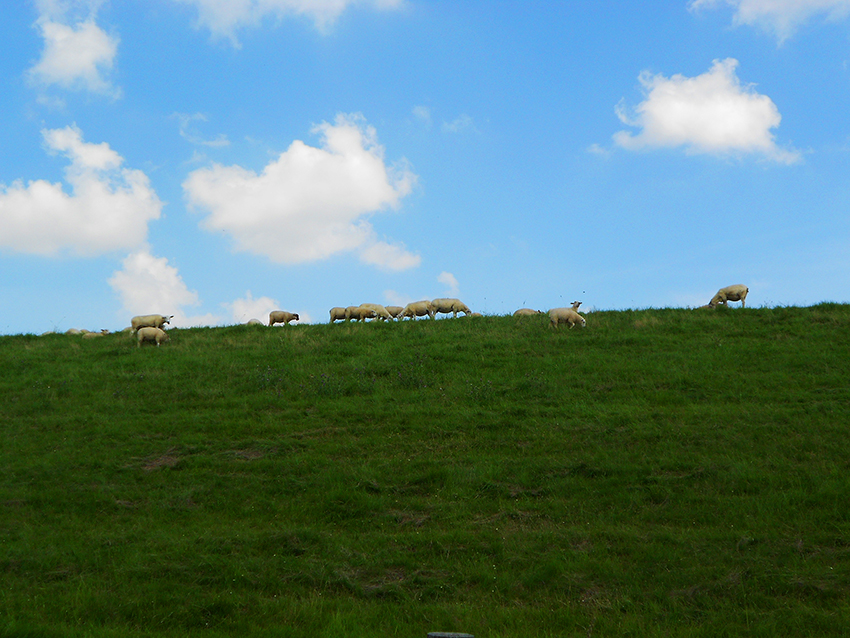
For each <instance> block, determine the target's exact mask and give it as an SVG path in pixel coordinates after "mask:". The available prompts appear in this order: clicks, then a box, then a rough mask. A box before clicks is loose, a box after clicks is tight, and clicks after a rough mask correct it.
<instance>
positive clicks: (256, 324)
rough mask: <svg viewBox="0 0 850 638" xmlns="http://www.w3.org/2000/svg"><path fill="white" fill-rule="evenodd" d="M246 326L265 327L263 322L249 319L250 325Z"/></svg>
mask: <svg viewBox="0 0 850 638" xmlns="http://www.w3.org/2000/svg"><path fill="white" fill-rule="evenodd" d="M245 325H248V326H262V325H263V322H262V321H260V320H259V319H248V323H247V324H245Z"/></svg>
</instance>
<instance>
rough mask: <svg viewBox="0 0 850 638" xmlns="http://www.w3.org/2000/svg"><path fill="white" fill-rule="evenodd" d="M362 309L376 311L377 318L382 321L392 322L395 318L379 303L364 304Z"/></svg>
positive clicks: (361, 305)
mask: <svg viewBox="0 0 850 638" xmlns="http://www.w3.org/2000/svg"><path fill="white" fill-rule="evenodd" d="M360 307H361V308H365V309H366V310H372V311H374V312H375V317H376V318H377V319H380V320H381V321H392V318H393V316H392V315H391V314H390V313H389V311H388V310H387V309H386V308H384V307H383V306H382V305H381V304H379V303H362V304H360Z"/></svg>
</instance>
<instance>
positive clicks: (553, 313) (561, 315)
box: [549, 306, 587, 330]
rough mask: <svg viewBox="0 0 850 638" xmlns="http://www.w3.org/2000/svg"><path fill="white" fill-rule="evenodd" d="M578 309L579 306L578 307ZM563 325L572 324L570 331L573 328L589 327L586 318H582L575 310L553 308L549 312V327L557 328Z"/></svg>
mask: <svg viewBox="0 0 850 638" xmlns="http://www.w3.org/2000/svg"><path fill="white" fill-rule="evenodd" d="M576 307H578V306H576ZM562 323H568V324H570V330H572V329H573V326H575V325H577V324H578V325H579V326H581V327H582V328H584V327H585V326H586V325H587V321H585V319H584V317H582V316H581V315H580V314H578V312H576V311H575V310H574V309H573V308H553V309H552V310H550V311H549V327H550V328H557V327H559V326H560V324H562Z"/></svg>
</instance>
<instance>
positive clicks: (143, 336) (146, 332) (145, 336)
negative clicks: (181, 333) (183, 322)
mask: <svg viewBox="0 0 850 638" xmlns="http://www.w3.org/2000/svg"><path fill="white" fill-rule="evenodd" d="M136 335H137V338H138V342H137V343H136V347H137V348H141V347H142V341H154V342H156V346H157V348H158V347H159V344H161V343H164V342H166V341H170V339H171V338H170V337H169V336H168V333H167V332H166V331H165V330H161V329H159V328H152V327H150V326H146V327H144V328H139V330H137V331H136Z"/></svg>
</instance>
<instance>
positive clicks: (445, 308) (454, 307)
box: [431, 299, 472, 319]
mask: <svg viewBox="0 0 850 638" xmlns="http://www.w3.org/2000/svg"><path fill="white" fill-rule="evenodd" d="M431 307H432V308H433V309H434V314H437V313H438V312H444V313H449V312H450V313H452V318H453V319H456V318H457V313H459V312H462V313H463V314H465V315H469V314H470V313H471V312H472V311H471V310H470V309H469V306H467V305H466V304H465V303H463V302H462V301H461V300H460V299H434V300H433V301H432V302H431Z"/></svg>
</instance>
